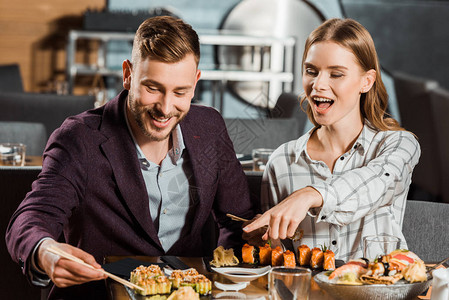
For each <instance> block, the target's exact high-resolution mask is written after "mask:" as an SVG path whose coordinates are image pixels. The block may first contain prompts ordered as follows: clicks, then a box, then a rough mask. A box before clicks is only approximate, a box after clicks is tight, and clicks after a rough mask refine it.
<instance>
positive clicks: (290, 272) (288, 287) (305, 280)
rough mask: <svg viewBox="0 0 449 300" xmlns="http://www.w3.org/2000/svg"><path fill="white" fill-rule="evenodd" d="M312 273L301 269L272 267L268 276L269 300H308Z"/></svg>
mask: <svg viewBox="0 0 449 300" xmlns="http://www.w3.org/2000/svg"><path fill="white" fill-rule="evenodd" d="M311 278H312V271H311V270H310V269H307V268H301V267H294V268H288V267H274V268H272V269H271V271H270V273H269V275H268V290H269V294H270V299H271V300H288V299H292V300H293V299H298V300H308V299H309V293H310V281H311Z"/></svg>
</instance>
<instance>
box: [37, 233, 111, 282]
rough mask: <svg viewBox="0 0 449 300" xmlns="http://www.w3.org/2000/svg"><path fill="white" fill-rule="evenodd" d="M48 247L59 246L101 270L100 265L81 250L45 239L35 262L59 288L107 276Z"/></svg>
mask: <svg viewBox="0 0 449 300" xmlns="http://www.w3.org/2000/svg"><path fill="white" fill-rule="evenodd" d="M49 247H54V248H59V249H61V250H63V251H65V252H67V253H70V254H72V255H73V256H76V257H78V258H80V259H81V260H83V261H84V262H85V263H87V264H89V265H92V266H93V267H95V268H97V269H99V270H101V266H100V265H99V264H98V263H97V262H96V261H95V259H94V257H93V256H92V255H90V254H88V253H86V252H84V251H83V250H81V249H79V248H76V247H73V246H71V245H68V244H63V243H58V242H56V241H54V240H45V241H43V242H42V244H41V245H40V246H39V249H38V250H37V264H38V266H39V268H41V269H42V270H43V271H45V273H46V274H47V275H48V277H50V279H51V280H52V281H53V283H54V284H55V285H56V286H57V287H60V288H64V287H68V286H72V285H77V284H82V283H86V282H89V281H94V280H101V279H105V278H106V277H107V276H106V275H104V273H102V272H101V271H97V270H93V269H90V268H88V267H85V266H83V265H81V264H79V263H77V262H73V261H71V260H68V259H66V258H63V257H60V256H59V255H56V254H53V253H51V252H50V251H48V248H49Z"/></svg>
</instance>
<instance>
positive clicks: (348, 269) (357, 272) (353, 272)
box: [329, 259, 368, 285]
mask: <svg viewBox="0 0 449 300" xmlns="http://www.w3.org/2000/svg"><path fill="white" fill-rule="evenodd" d="M367 268H368V263H367V262H366V261H365V260H363V259H353V260H350V261H348V262H347V263H346V264H344V265H343V266H341V267H339V268H336V269H335V271H333V272H332V274H330V275H329V280H334V281H335V282H336V283H344V284H354V285H360V284H362V282H361V281H360V280H359V278H360V276H361V275H363V274H365V273H366V272H367V270H368V269H367Z"/></svg>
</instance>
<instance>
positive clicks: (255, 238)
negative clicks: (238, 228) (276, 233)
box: [242, 214, 268, 246]
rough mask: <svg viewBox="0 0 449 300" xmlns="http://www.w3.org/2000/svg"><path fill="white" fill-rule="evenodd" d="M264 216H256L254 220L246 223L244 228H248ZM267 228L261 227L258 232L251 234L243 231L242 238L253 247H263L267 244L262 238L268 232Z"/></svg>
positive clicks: (254, 231)
mask: <svg viewBox="0 0 449 300" xmlns="http://www.w3.org/2000/svg"><path fill="white" fill-rule="evenodd" d="M261 216H262V215H261V214H258V215H256V216H255V217H254V218H253V219H252V220H249V221H246V222H244V223H243V225H242V226H243V227H246V226H248V225H249V224H251V223H253V222H254V221H255V220H257V219H258V218H260V217H261ZM267 228H268V227H267V226H264V227H260V228H258V229H256V230H253V231H251V232H245V231H243V235H242V238H243V239H244V240H245V241H247V242H248V244H250V245H253V246H263V245H265V244H266V243H267V241H265V240H263V239H262V236H263V235H264V234H265V233H266V232H267Z"/></svg>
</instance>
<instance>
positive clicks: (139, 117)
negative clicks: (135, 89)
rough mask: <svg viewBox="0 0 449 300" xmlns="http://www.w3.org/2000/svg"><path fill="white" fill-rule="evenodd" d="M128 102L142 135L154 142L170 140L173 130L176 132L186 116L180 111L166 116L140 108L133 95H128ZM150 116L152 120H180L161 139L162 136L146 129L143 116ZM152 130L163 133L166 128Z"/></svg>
mask: <svg viewBox="0 0 449 300" xmlns="http://www.w3.org/2000/svg"><path fill="white" fill-rule="evenodd" d="M128 101H129V108H130V110H131V113H132V115H133V117H134V120H136V123H137V126H138V127H139V128H140V130H142V133H143V134H144V135H145V136H146V137H148V138H150V139H151V140H152V141H156V142H161V141H164V140H166V139H167V138H169V137H170V135H171V133H172V132H173V130H175V128H176V125H177V124H179V123H180V122H181V121H182V120H183V119H184V117H185V116H186V115H185V114H184V115H181V113H180V112H179V111H176V112H171V113H170V114H169V115H164V114H163V113H162V112H161V111H159V110H158V109H155V108H146V107H145V106H140V105H138V104H137V102H136V101H135V99H134V98H133V97H132V95H131V93H130V94H129V95H128ZM148 114H149V115H150V116H151V118H158V119H168V118H173V117H174V118H178V120H177V122H176V123H175V124H174V125H171V126H172V128H171V130H170V131H169V132H168V133H167V134H166V135H165V136H163V137H161V136H158V135H155V134H153V133H151V132H150V131H149V130H148V129H147V128H146V127H145V121H144V117H143V116H144V115H147V116H148ZM150 116H148V118H150ZM150 126H151V125H150ZM151 128H152V129H153V130H154V131H156V132H161V131H163V130H165V128H159V127H151Z"/></svg>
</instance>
